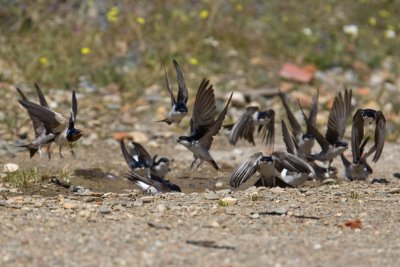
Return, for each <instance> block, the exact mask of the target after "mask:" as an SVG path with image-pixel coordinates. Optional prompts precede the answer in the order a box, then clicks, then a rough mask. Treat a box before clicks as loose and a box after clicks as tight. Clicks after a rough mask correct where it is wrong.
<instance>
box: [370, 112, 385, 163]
mask: <svg viewBox="0 0 400 267" xmlns="http://www.w3.org/2000/svg"><path fill="white" fill-rule="evenodd" d="M385 134H386V119H385V116H383V113H382V112H381V111H378V112H377V114H376V126H375V136H374V141H375V145H374V146H376V152H375V154H374V157H373V158H372V161H373V162H377V161H378V160H379V158H380V156H381V154H382V151H383V146H384V145H385Z"/></svg>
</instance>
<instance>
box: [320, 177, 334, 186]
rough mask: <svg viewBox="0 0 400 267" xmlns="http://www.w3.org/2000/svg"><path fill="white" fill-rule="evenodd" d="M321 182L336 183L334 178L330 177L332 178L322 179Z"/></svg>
mask: <svg viewBox="0 0 400 267" xmlns="http://www.w3.org/2000/svg"><path fill="white" fill-rule="evenodd" d="M322 184H328V185H329V184H336V180H335V179H332V178H327V179H325V180H323V181H322Z"/></svg>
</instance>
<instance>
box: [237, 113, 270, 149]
mask: <svg viewBox="0 0 400 267" xmlns="http://www.w3.org/2000/svg"><path fill="white" fill-rule="evenodd" d="M274 123H275V112H274V111H273V110H272V109H270V110H266V111H260V110H259V108H258V107H255V106H251V107H248V108H247V109H246V111H245V112H244V113H243V114H242V116H240V117H239V119H238V121H237V122H236V123H235V124H234V125H233V127H232V129H231V131H230V134H229V143H231V144H232V145H235V144H236V142H237V141H238V139H241V138H243V139H245V140H247V141H248V142H250V143H252V144H253V145H255V143H254V135H253V133H254V131H255V128H256V127H257V126H258V133H259V134H260V135H261V138H262V139H263V140H265V142H266V144H267V146H268V145H270V143H271V142H272V140H273V139H274V134H275V133H274Z"/></svg>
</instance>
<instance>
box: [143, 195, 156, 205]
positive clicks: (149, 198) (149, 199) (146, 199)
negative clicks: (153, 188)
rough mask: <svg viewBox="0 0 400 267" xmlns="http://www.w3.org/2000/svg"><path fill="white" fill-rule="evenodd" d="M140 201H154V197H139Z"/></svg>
mask: <svg viewBox="0 0 400 267" xmlns="http://www.w3.org/2000/svg"><path fill="white" fill-rule="evenodd" d="M140 200H141V201H143V203H151V202H153V201H154V197H153V196H144V197H141V198H140Z"/></svg>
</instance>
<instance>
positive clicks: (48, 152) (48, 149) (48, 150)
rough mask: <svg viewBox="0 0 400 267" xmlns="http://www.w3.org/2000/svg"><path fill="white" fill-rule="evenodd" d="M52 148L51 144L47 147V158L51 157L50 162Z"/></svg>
mask: <svg viewBox="0 0 400 267" xmlns="http://www.w3.org/2000/svg"><path fill="white" fill-rule="evenodd" d="M50 146H51V144H49V145H48V147H47V156H48V157H49V161H50V160H51V153H50Z"/></svg>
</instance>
